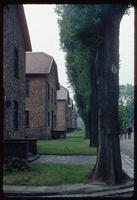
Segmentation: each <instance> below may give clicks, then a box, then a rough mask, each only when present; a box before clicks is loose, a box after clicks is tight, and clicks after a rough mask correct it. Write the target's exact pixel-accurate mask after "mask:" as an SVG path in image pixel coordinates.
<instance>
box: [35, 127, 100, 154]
mask: <svg viewBox="0 0 137 200" xmlns="http://www.w3.org/2000/svg"><path fill="white" fill-rule="evenodd" d="M37 149H38V154H41V155H88V154H90V155H93V154H96V148H95V147H89V140H88V139H84V132H83V131H75V132H73V133H68V134H67V137H66V138H65V139H57V140H39V141H38V142H37Z"/></svg>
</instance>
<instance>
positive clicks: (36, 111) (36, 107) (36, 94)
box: [25, 67, 57, 138]
mask: <svg viewBox="0 0 137 200" xmlns="http://www.w3.org/2000/svg"><path fill="white" fill-rule="evenodd" d="M26 79H29V84H30V96H29V97H26V105H25V107H26V108H25V110H26V111H29V112H30V127H29V128H26V131H25V132H26V135H27V136H29V137H37V138H51V131H52V130H54V129H55V127H56V112H57V111H56V110H57V104H56V90H57V82H56V74H55V73H54V68H53V67H52V68H51V71H50V74H43V75H41V76H38V75H34V74H32V75H28V74H27V75H26ZM48 85H49V89H50V98H49V99H48ZM52 93H53V95H52ZM48 112H49V117H50V119H49V120H50V123H49V124H48ZM52 116H53V117H52Z"/></svg>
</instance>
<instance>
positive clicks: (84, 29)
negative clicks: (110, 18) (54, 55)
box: [56, 4, 101, 122]
mask: <svg viewBox="0 0 137 200" xmlns="http://www.w3.org/2000/svg"><path fill="white" fill-rule="evenodd" d="M56 12H57V14H58V16H59V19H58V23H59V27H60V42H61V47H62V49H63V50H64V51H65V52H66V69H67V75H68V79H69V83H70V85H71V86H72V88H73V90H74V93H75V96H74V98H75V100H76V103H77V107H78V110H79V113H80V114H81V116H82V118H83V120H84V122H85V119H86V115H87V114H88V112H89V110H90V109H91V101H90V99H91V77H90V70H91V52H94V50H95V49H96V48H97V46H98V44H99V43H100V42H101V37H100V34H97V33H99V28H98V27H99V26H98V24H99V23H100V14H101V9H100V6H98V5H94V6H93V5H86V4H84V5H80V4H79V5H77V6H76V5H73V4H69V5H57V7H56ZM89 19H90V20H89ZM91 44H92V45H91Z"/></svg>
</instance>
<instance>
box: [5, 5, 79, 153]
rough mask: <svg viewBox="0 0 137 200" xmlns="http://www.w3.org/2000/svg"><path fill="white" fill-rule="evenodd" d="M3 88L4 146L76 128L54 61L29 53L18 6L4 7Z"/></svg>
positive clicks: (71, 104)
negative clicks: (12, 142)
mask: <svg viewBox="0 0 137 200" xmlns="http://www.w3.org/2000/svg"><path fill="white" fill-rule="evenodd" d="M3 87H4V139H5V144H8V143H9V141H10V142H11V141H14V142H15V143H16V144H19V142H20V144H25V142H26V141H29V140H30V141H34V140H33V139H31V138H52V137H53V138H54V137H57V136H58V135H65V133H66V132H67V131H71V130H74V129H75V128H76V126H77V125H76V116H77V114H76V109H75V106H74V105H73V102H72V99H70V97H69V91H68V90H67V89H66V88H64V87H63V86H60V84H59V80H58V70H57V65H56V62H55V60H54V59H53V57H52V56H50V55H47V54H46V53H43V52H32V47H31V42H30V37H29V32H28V27H27V23H26V18H25V14H24V9H23V6H22V5H21V4H20V5H16V4H13V5H10V4H7V5H5V6H4V27H3ZM27 138H28V139H27ZM21 139H22V140H21ZM35 142H36V141H35ZM15 143H14V145H13V146H12V148H14V147H15ZM31 146H33V147H34V146H36V144H35V145H31ZM19 147H21V145H19ZM26 149H27V148H26ZM29 149H31V147H30V148H29ZM9 151H10V149H9ZM20 151H22V150H20Z"/></svg>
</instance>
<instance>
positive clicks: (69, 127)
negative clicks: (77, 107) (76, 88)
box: [67, 98, 73, 132]
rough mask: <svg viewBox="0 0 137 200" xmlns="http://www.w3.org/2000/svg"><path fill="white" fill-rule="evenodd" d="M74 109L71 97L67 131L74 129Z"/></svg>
mask: <svg viewBox="0 0 137 200" xmlns="http://www.w3.org/2000/svg"><path fill="white" fill-rule="evenodd" d="M72 110H73V100H72V99H71V98H70V104H69V105H68V124H67V132H71V131H72Z"/></svg>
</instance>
